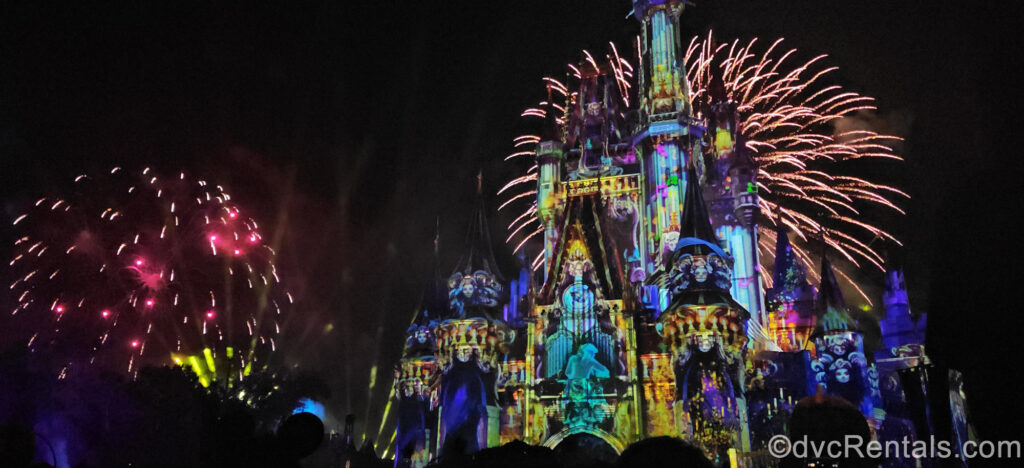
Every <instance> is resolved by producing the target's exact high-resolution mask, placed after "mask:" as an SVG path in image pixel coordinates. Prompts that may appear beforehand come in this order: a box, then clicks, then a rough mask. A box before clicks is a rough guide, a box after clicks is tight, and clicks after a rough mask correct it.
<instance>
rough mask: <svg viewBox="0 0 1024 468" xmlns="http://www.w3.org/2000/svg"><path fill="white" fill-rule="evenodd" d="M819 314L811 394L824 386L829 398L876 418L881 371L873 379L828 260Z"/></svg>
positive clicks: (814, 336)
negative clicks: (876, 402) (876, 400)
mask: <svg viewBox="0 0 1024 468" xmlns="http://www.w3.org/2000/svg"><path fill="white" fill-rule="evenodd" d="M815 315H816V316H817V325H816V326H815V329H814V333H813V334H812V335H811V337H812V339H813V340H814V344H815V348H816V349H815V359H814V361H812V362H811V369H812V371H813V373H814V376H815V378H814V380H812V381H809V382H808V384H809V388H808V393H810V392H811V390H810V389H811V388H813V387H814V386H815V385H817V384H821V385H824V386H825V388H826V389H827V391H828V394H829V395H834V396H838V397H842V398H845V399H846V400H847V401H849V402H850V403H853V404H854V405H855V406H857V407H858V408H860V410H861V412H862V413H864V415H865V416H866V417H868V418H872V417H874V399H875V398H874V397H875V394H876V393H877V389H878V377H877V372H875V373H874V375H873V376H872V375H871V373H870V372H869V369H870V368H871V367H873V364H869V363H868V359H867V356H865V354H864V336H863V334H862V333H861V330H860V325H859V324H858V323H857V320H856V319H855V318H854V317H853V315H851V314H850V311H849V310H848V309H847V308H846V301H845V300H844V299H843V293H842V291H841V290H840V289H839V283H838V282H837V281H836V276H835V272H834V271H833V270H832V263H831V262H829V261H828V259H827V258H825V257H822V259H821V285H820V286H819V288H818V299H817V301H816V311H815Z"/></svg>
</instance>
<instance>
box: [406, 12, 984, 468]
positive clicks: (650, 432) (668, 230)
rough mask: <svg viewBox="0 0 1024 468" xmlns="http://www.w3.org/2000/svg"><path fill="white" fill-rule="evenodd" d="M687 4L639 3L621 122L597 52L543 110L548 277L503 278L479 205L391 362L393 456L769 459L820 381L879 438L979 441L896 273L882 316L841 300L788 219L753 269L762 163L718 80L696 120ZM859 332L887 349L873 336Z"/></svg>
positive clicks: (540, 158)
mask: <svg viewBox="0 0 1024 468" xmlns="http://www.w3.org/2000/svg"><path fill="white" fill-rule="evenodd" d="M684 4H685V2H684V1H683V0H633V6H634V11H633V12H634V15H635V17H636V19H637V20H638V21H640V22H641V24H642V33H641V44H640V47H639V49H640V51H641V53H642V55H641V56H642V62H641V66H640V69H639V70H638V73H637V74H638V77H639V81H640V87H639V89H640V90H641V92H640V97H639V99H638V101H639V102H636V103H634V104H633V106H631V108H632V109H634V110H636V112H635V113H634V114H635V115H636V116H637V117H636V118H635V119H633V121H632V122H630V124H629V125H623V124H620V123H617V122H618V121H617V120H615V119H612V118H610V116H613V115H616V114H621V113H622V111H623V110H624V108H625V107H627V106H628V105H626V104H624V103H622V102H621V100H617V99H615V96H614V93H613V91H614V90H615V86H616V84H615V76H614V75H615V73H616V71H615V70H612V69H608V68H605V67H601V66H598V65H597V64H596V63H594V62H592V61H591V62H590V64H591V65H588V64H587V63H581V64H580V66H579V69H578V70H579V78H580V88H579V92H578V94H577V96H578V98H577V99H576V100H575V102H574V103H573V104H572V105H574V106H576V108H577V109H575V110H573V109H569V110H568V111H567V112H565V115H566V117H564V118H562V119H561V120H559V119H557V118H555V116H554V115H553V114H554V113H549V116H548V118H547V120H548V121H547V122H546V125H545V128H544V131H543V133H542V134H541V135H539V139H538V141H537V145H536V148H537V149H536V151H535V152H534V153H533V154H532V157H534V158H535V161H536V164H537V178H536V198H537V209H536V212H535V213H534V214H533V215H534V216H536V218H537V220H538V222H539V223H540V225H541V227H542V229H543V254H542V255H543V257H542V259H543V262H542V263H540V265H541V266H540V268H538V269H537V270H536V271H534V269H533V268H530V265H529V264H528V262H526V261H524V262H523V263H524V266H523V269H522V271H520V272H519V274H518V277H516V278H508V277H506V276H504V275H503V274H502V272H501V271H499V270H498V268H497V266H496V262H495V260H494V255H493V251H492V249H493V248H494V246H493V245H492V243H491V239H490V236H489V226H488V224H487V218H486V210H485V209H484V204H483V201H482V199H481V201H480V204H479V207H478V209H477V211H476V213H475V216H474V218H473V223H472V224H471V226H470V233H469V236H468V242H467V245H466V246H465V247H464V249H465V250H464V252H465V253H464V255H463V256H462V258H461V260H460V261H459V262H458V263H457V265H456V266H455V268H454V271H453V273H452V274H451V275H450V276H447V277H439V278H438V280H437V281H435V282H434V283H435V284H433V285H432V286H431V287H430V288H428V292H427V293H426V294H425V299H424V301H423V305H422V306H421V307H420V308H419V310H418V311H417V315H416V317H415V319H414V321H413V324H412V326H411V327H410V328H409V331H408V335H407V338H406V341H405V348H404V352H403V357H402V359H401V361H400V362H399V363H397V365H396V368H395V389H394V398H395V400H394V401H393V403H394V405H395V406H396V408H397V412H398V422H397V430H396V436H395V450H394V453H395V465H396V466H413V467H419V466H424V465H426V464H427V463H428V462H429V461H430V460H432V459H434V458H437V457H442V456H444V455H445V454H446V452H449V451H459V452H466V451H469V452H472V451H476V450H480V449H484V448H487V447H494V446H498V445H502V444H505V443H508V442H511V441H513V440H522V441H525V442H526V443H529V444H534V445H543V446H547V447H551V448H557V447H559V446H562V445H563V444H570V445H575V446H582V447H589V448H591V449H593V450H596V451H602V450H603V451H606V452H609V453H618V452H621V451H622V450H623V449H624V448H625V447H626V446H627V445H629V444H630V443H632V442H635V441H638V440H640V439H644V438H648V437H655V436H674V437H680V438H683V439H685V440H688V441H690V442H691V443H693V444H694V445H696V446H698V447H700V448H701V449H702V450H703V451H704V452H705V453H706V454H707V455H708V456H709V457H710V458H711V459H712V460H714V461H716V462H717V463H721V464H724V465H723V466H770V465H771V464H772V463H773V462H772V461H771V460H770V459H769V458H767V457H766V456H764V453H765V447H766V444H767V442H768V441H769V440H770V439H771V437H772V436H774V435H776V434H784V433H786V425H787V421H788V417H789V415H790V413H791V412H792V410H793V408H794V406H795V405H796V403H797V401H798V400H800V399H802V398H805V397H807V396H810V395H814V394H815V393H816V392H818V391H821V390H822V389H823V391H824V392H825V393H826V394H828V395H832V396H836V397H840V398H843V399H845V400H846V401H848V402H850V403H851V404H852V405H853V406H855V407H857V408H858V409H859V410H860V411H861V413H862V414H863V415H864V416H865V418H866V419H867V421H868V422H869V425H870V427H871V430H872V435H873V437H876V438H877V439H878V440H881V441H884V440H904V439H907V438H909V439H911V440H921V439H924V440H927V439H928V438H929V437H933V436H934V437H937V438H942V439H946V440H953V441H954V446H959V445H960V443H958V442H962V441H964V440H966V438H967V437H968V435H967V424H966V420H965V416H964V401H963V394H962V392H961V381H960V376H959V374H958V373H956V372H955V371H949V370H943V369H939V368H937V367H936V366H934V365H932V363H931V362H930V361H929V359H928V357H927V355H926V354H925V349H924V330H925V320H926V317H925V316H923V315H922V314H915V313H913V312H912V311H911V308H910V303H909V300H908V296H907V290H906V287H905V284H904V278H903V273H902V271H901V270H900V269H899V268H898V267H895V266H891V267H889V269H888V271H887V272H886V276H885V278H886V279H885V287H884V291H883V293H882V297H881V298H880V299H881V301H880V302H881V304H882V306H883V307H882V309H883V310H882V311H881V314H878V315H881V318H876V319H875V320H874V321H870V320H867V319H866V317H865V314H866V313H865V312H864V311H861V310H857V309H855V308H852V307H848V306H847V304H846V302H845V301H844V298H843V294H842V292H841V290H840V288H839V286H838V283H837V281H836V276H835V274H834V271H833V267H832V265H831V264H830V262H829V260H828V259H827V258H825V256H824V255H822V258H821V262H820V267H819V268H820V275H816V276H819V277H820V283H819V284H811V283H810V282H809V280H808V275H807V273H808V272H807V271H806V269H805V266H804V263H801V261H799V259H798V258H797V256H796V255H795V253H794V246H793V245H791V243H790V242H791V241H790V236H789V234H788V233H787V232H786V231H785V230H781V229H780V230H778V231H777V232H776V234H777V236H776V238H777V241H776V245H775V255H774V258H775V261H774V267H773V271H771V272H763V271H761V268H760V267H759V265H760V259H759V254H758V249H757V247H756V246H757V245H758V239H757V236H758V223H759V222H763V219H762V216H763V215H762V214H761V213H760V212H759V209H758V207H759V203H758V197H759V195H758V192H757V189H756V187H757V184H756V180H755V178H756V174H757V172H758V171H757V169H758V168H757V166H756V163H755V161H754V159H753V158H752V156H751V155H750V154H749V152H748V150H747V148H746V146H745V144H744V135H742V134H740V133H739V132H738V131H737V128H738V125H737V118H738V117H737V109H736V104H735V103H734V102H732V101H731V100H729V99H728V98H726V97H724V96H721V95H718V96H715V95H714V92H715V90H714V89H712V90H711V92H712V103H713V104H712V106H711V108H710V109H709V110H707V111H705V112H704V113H703V115H704V116H703V117H699V116H698V114H697V113H695V112H694V111H693V109H691V104H690V101H689V96H688V93H689V90H688V89H687V86H686V80H685V79H680V77H685V76H686V70H684V69H683V66H682V65H681V60H679V59H678V57H679V56H681V51H680V50H679V48H680V46H679V41H678V35H679V32H678V31H677V30H678V17H679V15H680V13H681V12H682V9H683V6H684ZM549 99H550V98H549ZM779 225H780V226H781V225H782V224H781V223H779ZM769 273H770V274H771V275H772V276H771V278H770V280H771V281H770V283H769V282H767V281H764V279H765V278H762V275H765V274H769ZM439 276H440V275H439ZM765 284H771V285H772V287H770V288H765V287H764V286H763V285H765ZM867 323H872V324H877V325H875V326H874V328H875V329H874V331H873V333H874V336H876V337H877V335H878V330H877V328H880V332H881V333H880V335H881V342H882V343H881V346H877V345H875V346H869V347H868V348H866V340H865V338H866V336H867V335H866V332H868V330H867V329H866V324H867ZM871 347H873V348H877V349H869V348H871ZM730 463H731V465H730ZM918 463H919V462H915V461H913V460H887V461H886V464H887V465H886V466H921V465H920V464H918Z"/></svg>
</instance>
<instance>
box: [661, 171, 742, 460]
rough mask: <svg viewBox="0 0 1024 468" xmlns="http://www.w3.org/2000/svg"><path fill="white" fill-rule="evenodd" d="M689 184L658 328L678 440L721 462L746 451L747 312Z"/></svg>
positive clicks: (697, 193) (699, 197) (694, 185)
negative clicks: (671, 378)
mask: <svg viewBox="0 0 1024 468" xmlns="http://www.w3.org/2000/svg"><path fill="white" fill-rule="evenodd" d="M687 176H688V178H689V181H688V182H689V183H688V185H687V192H686V198H685V200H686V204H685V206H684V210H683V225H682V226H681V231H680V235H681V236H682V237H681V238H680V239H679V242H678V244H677V245H676V249H675V251H674V252H673V253H672V256H671V257H670V259H669V270H668V271H669V273H668V274H669V278H668V281H667V284H668V287H669V290H670V292H671V295H672V302H671V304H670V305H669V308H668V310H666V311H665V312H664V313H663V314H661V316H660V317H659V320H658V325H657V329H658V331H659V333H660V334H661V336H662V338H663V340H664V343H665V345H667V347H668V348H669V349H670V350H671V351H672V355H673V362H675V363H676V364H675V376H676V379H675V380H676V383H675V389H676V401H675V404H674V408H673V411H674V413H675V417H676V423H677V427H681V428H682V431H683V433H682V434H680V435H682V436H684V437H686V438H687V439H690V440H693V441H694V442H695V443H697V444H698V445H700V446H701V448H702V449H704V451H705V453H707V454H708V455H709V456H711V457H713V458H717V459H718V461H721V460H724V459H725V458H724V457H725V456H726V455H725V454H726V452H727V451H728V450H729V449H730V448H735V449H744V448H746V449H749V443H750V441H749V431H748V429H747V424H748V422H747V413H746V400H745V396H744V388H745V385H744V371H745V368H746V365H745V359H746V349H747V341H748V338H747V320H748V319H749V317H750V315H749V313H748V312H747V311H746V310H745V309H744V308H743V306H742V305H740V304H739V303H737V302H736V301H735V300H733V298H732V295H731V294H730V292H729V290H730V288H731V286H732V259H731V258H730V257H729V256H728V255H727V254H726V252H725V251H724V250H723V249H722V248H721V247H720V246H719V245H718V244H717V239H716V238H715V235H714V232H713V231H712V229H711V223H710V221H709V219H708V218H709V217H708V213H707V209H706V207H705V206H704V200H703V196H702V195H701V190H700V188H699V185H698V184H697V182H696V177H697V174H696V171H695V170H694V169H693V168H692V167H691V168H690V169H689V170H688V171H687Z"/></svg>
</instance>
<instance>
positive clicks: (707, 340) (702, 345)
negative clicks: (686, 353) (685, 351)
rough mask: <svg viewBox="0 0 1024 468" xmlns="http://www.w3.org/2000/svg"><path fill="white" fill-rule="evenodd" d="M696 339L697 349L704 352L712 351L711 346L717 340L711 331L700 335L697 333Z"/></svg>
mask: <svg viewBox="0 0 1024 468" xmlns="http://www.w3.org/2000/svg"><path fill="white" fill-rule="evenodd" d="M696 341H697V349H698V350H700V352H702V353H706V352H708V351H711V348H712V347H714V345H715V340H714V338H712V337H711V334H709V333H702V334H700V335H697V340H696Z"/></svg>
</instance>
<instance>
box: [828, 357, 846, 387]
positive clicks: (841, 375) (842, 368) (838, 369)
mask: <svg viewBox="0 0 1024 468" xmlns="http://www.w3.org/2000/svg"><path fill="white" fill-rule="evenodd" d="M832 367H833V372H834V373H835V379H836V382H839V383H847V382H849V381H850V362H849V361H847V360H845V359H840V360H838V361H836V363H835V364H833V365H832Z"/></svg>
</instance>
